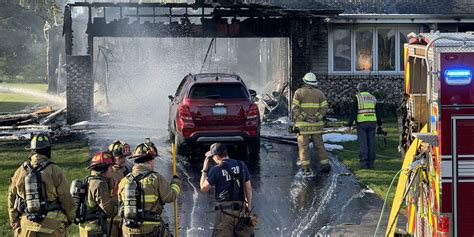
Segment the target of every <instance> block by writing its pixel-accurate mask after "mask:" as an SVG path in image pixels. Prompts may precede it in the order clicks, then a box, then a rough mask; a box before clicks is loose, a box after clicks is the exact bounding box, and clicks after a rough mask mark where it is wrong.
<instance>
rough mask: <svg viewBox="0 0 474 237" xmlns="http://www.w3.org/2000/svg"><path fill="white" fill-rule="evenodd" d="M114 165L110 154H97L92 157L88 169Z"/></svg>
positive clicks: (102, 152)
mask: <svg viewBox="0 0 474 237" xmlns="http://www.w3.org/2000/svg"><path fill="white" fill-rule="evenodd" d="M113 164H114V158H113V157H112V154H111V153H110V152H104V151H101V152H97V153H95V155H94V157H92V159H91V162H90V164H89V167H88V168H89V169H90V168H94V167H97V166H109V165H113Z"/></svg>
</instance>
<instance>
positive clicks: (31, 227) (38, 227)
mask: <svg viewBox="0 0 474 237" xmlns="http://www.w3.org/2000/svg"><path fill="white" fill-rule="evenodd" d="M21 228H22V229H25V230H29V231H33V232H41V233H46V234H52V233H53V232H54V231H55V230H53V229H49V228H45V227H43V226H41V225H28V224H25V225H21Z"/></svg>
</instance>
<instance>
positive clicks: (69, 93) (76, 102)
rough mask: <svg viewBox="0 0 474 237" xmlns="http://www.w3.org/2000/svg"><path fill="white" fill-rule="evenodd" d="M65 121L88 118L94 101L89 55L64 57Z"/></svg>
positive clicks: (77, 120)
mask: <svg viewBox="0 0 474 237" xmlns="http://www.w3.org/2000/svg"><path fill="white" fill-rule="evenodd" d="M66 62H67V66H66V73H67V76H66V78H67V84H66V97H67V122H68V124H74V123H77V122H81V121H86V120H90V119H91V116H92V110H93V102H94V99H93V98H94V81H93V79H92V61H91V57H90V56H70V55H69V56H67V57H66Z"/></svg>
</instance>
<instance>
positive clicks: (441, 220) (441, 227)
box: [436, 216, 449, 237]
mask: <svg viewBox="0 0 474 237" xmlns="http://www.w3.org/2000/svg"><path fill="white" fill-rule="evenodd" d="M437 232H438V233H436V236H438V237H444V236H448V233H449V217H447V216H438V231H437Z"/></svg>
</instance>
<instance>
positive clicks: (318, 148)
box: [297, 134, 329, 169]
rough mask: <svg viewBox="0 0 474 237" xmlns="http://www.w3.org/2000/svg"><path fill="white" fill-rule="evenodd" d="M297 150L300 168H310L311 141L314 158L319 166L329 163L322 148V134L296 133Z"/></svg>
mask: <svg viewBox="0 0 474 237" xmlns="http://www.w3.org/2000/svg"><path fill="white" fill-rule="evenodd" d="M297 141H298V150H299V152H298V153H299V159H300V162H301V168H303V169H309V168H311V159H310V154H311V153H310V150H309V143H310V142H313V146H314V149H315V152H316V158H317V160H318V161H319V163H320V165H321V166H327V165H329V160H328V154H327V153H326V149H325V148H324V142H323V136H322V134H298V138H297Z"/></svg>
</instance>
